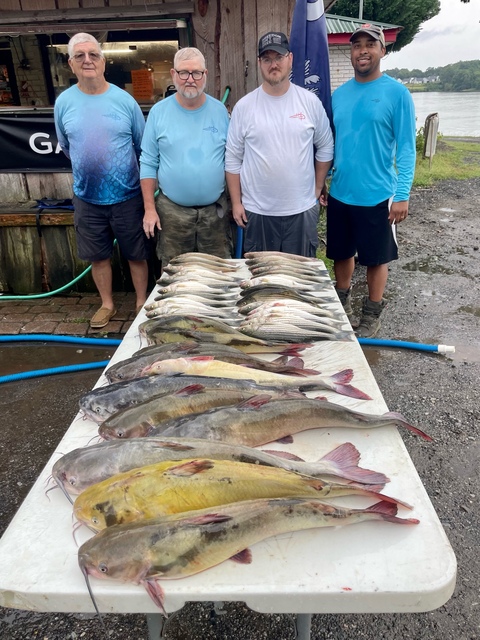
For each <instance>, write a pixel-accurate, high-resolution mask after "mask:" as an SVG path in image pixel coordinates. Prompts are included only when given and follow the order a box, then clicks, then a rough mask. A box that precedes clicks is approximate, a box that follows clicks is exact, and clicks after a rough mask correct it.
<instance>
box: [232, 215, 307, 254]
mask: <svg viewBox="0 0 480 640" xmlns="http://www.w3.org/2000/svg"><path fill="white" fill-rule="evenodd" d="M245 213H246V215H247V226H246V228H245V232H244V241H243V251H244V253H248V252H249V251H283V253H294V254H296V255H298V256H306V257H307V258H315V257H316V254H317V248H318V229H317V226H318V220H319V216H320V206H319V205H318V204H315V205H314V206H313V207H312V208H311V209H308V210H307V211H303V212H302V213H294V214H293V215H291V216H265V215H261V214H259V213H252V212H251V211H245Z"/></svg>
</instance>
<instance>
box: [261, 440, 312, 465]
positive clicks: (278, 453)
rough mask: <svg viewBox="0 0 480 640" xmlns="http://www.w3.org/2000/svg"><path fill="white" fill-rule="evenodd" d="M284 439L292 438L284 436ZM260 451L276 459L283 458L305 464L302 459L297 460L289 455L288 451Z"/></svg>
mask: <svg viewBox="0 0 480 640" xmlns="http://www.w3.org/2000/svg"><path fill="white" fill-rule="evenodd" d="M286 437H287V438H288V437H290V438H292V436H286ZM292 442H293V438H292ZM262 451H263V452H264V453H268V454H270V455H271V456H277V458H284V459H285V460H294V461H295V462H305V460H304V459H303V458H299V457H298V456H296V455H295V454H293V453H289V452H288V451H274V450H273V449H272V450H270V449H262Z"/></svg>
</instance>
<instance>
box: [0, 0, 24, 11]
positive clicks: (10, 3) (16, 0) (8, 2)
mask: <svg viewBox="0 0 480 640" xmlns="http://www.w3.org/2000/svg"><path fill="white" fill-rule="evenodd" d="M21 8H22V7H21V5H20V0H2V9H1V11H20V10H21ZM1 11H0V14H1Z"/></svg>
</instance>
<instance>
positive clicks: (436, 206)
mask: <svg viewBox="0 0 480 640" xmlns="http://www.w3.org/2000/svg"><path fill="white" fill-rule="evenodd" d="M479 202H480V179H473V180H468V181H462V182H457V181H444V182H441V183H439V184H438V185H436V186H435V187H433V188H431V189H422V190H416V191H415V192H414V193H413V195H412V200H411V207H410V215H409V217H408V219H407V221H406V222H404V223H402V225H400V227H399V232H398V236H399V245H400V255H401V257H400V259H399V260H398V261H396V262H395V263H393V264H392V265H391V269H390V278H389V283H388V287H387V297H388V306H387V308H386V310H385V313H384V322H383V327H382V330H381V334H380V335H381V337H383V338H386V339H398V340H412V341H416V342H421V343H430V344H447V345H454V346H455V347H456V353H455V354H454V355H453V356H448V357H444V356H438V355H432V354H426V353H421V352H418V351H412V350H403V349H374V348H372V347H369V348H366V349H365V353H366V355H367V358H368V360H369V363H370V366H371V368H372V371H373V373H374V375H375V378H376V380H377V382H378V384H379V386H380V389H381V391H382V393H383V396H384V398H385V401H386V402H387V404H388V406H389V408H390V410H392V411H400V412H402V413H404V414H405V415H406V416H408V417H409V418H410V419H411V421H412V422H413V424H418V425H419V426H420V427H421V428H422V429H424V430H425V431H426V432H427V433H429V434H430V435H431V436H433V438H434V442H432V443H425V442H424V441H422V440H421V439H420V438H417V437H415V436H411V435H410V434H409V433H406V432H404V431H402V437H403V438H404V441H405V444H406V446H407V448H408V450H409V453H410V455H411V457H412V459H413V461H414V463H415V465H416V468H417V470H418V472H419V474H420V476H421V478H422V480H423V482H424V485H425V487H426V489H427V492H428V494H429V496H430V498H431V500H432V502H433V505H434V507H435V509H436V511H437V513H438V515H439V518H440V520H441V522H442V524H443V526H444V527H445V530H446V532H447V535H448V537H449V539H450V542H451V544H452V546H453V548H454V551H455V554H456V557H457V561H458V579H457V587H456V590H455V593H454V595H453V597H452V598H451V599H450V600H449V602H447V603H446V604H445V605H444V606H443V607H440V608H439V609H437V610H435V611H433V612H429V613H424V614H388V615H386V614H382V615H317V616H314V617H313V622H312V634H311V637H312V640H320V639H322V640H323V639H328V638H335V639H336V640H344V639H345V640H357V639H359V638H365V639H367V640H378V638H388V639H391V640H403V639H404V638H415V639H416V640H443V638H445V637H454V638H455V639H456V640H474V639H476V638H480V588H479V587H480V571H479V568H480V560H479V555H478V549H479V546H480V533H479V527H478V522H479V516H480V507H479V501H478V494H479V475H480V472H479V469H480V465H479V463H478V459H479V454H480V440H479V430H480V399H479V386H478V380H479V378H480V331H479V329H480V326H479V325H480V297H479V293H478V286H477V285H476V282H477V281H478V278H479V276H480V261H479V250H480V231H479V230H478V226H477V219H478V213H477V211H478V205H479ZM355 278H356V282H355V287H354V304H355V305H358V306H360V303H361V298H362V296H363V295H364V293H365V290H366V289H365V273H364V270H363V269H361V268H358V269H357V270H356V276H355ZM97 377H98V372H89V373H84V374H78V376H75V380H74V381H72V382H71V383H70V389H69V391H70V393H69V395H68V397H65V396H64V395H62V394H59V393H58V387H57V388H55V386H54V385H53V383H52V382H51V381H48V379H37V380H29V381H25V382H24V383H22V384H21V385H18V384H9V385H4V388H3V389H0V394H1V395H0V407H1V408H2V414H3V417H4V421H3V422H4V424H3V429H2V433H1V434H0V444H1V445H2V447H1V448H0V450H1V449H3V451H4V453H3V455H2V457H1V459H2V461H3V462H4V463H7V461H8V464H3V465H1V469H0V487H1V491H2V496H1V498H0V500H1V502H0V515H1V529H0V532H1V531H3V529H4V528H5V527H6V525H7V523H8V522H9V520H10V519H11V518H12V517H13V515H14V513H15V511H16V509H17V507H18V506H19V504H20V503H21V501H22V499H23V498H24V496H25V495H26V493H27V491H28V489H29V487H30V486H31V484H32V483H33V481H34V480H35V478H36V476H37V474H38V473H39V471H40V470H41V469H42V468H43V466H44V464H45V462H46V460H47V459H48V457H49V455H50V452H51V451H52V450H53V449H54V448H55V446H56V443H57V442H58V440H59V439H60V437H61V435H62V434H63V432H64V430H65V426H66V425H68V424H69V423H70V421H71V419H72V418H73V416H74V415H75V413H76V403H77V399H78V397H79V396H80V395H81V394H82V393H85V392H86V391H87V390H89V389H90V388H91V387H92V386H93V384H94V382H95V380H96V379H97ZM51 396H53V397H55V400H56V401H55V402H54V403H48V406H46V404H47V403H45V402H42V401H41V400H42V399H43V398H45V397H51ZM32 416H35V422H34V423H33V420H32ZM39 428H41V434H42V435H41V437H37V438H35V437H33V438H21V439H20V441H19V438H18V433H19V432H20V430H23V432H25V431H26V430H29V432H31V431H32V430H35V429H39ZM14 443H15V446H13V444H14ZM5 452H9V453H8V454H6V453H5ZM225 610H226V612H227V613H226V615H216V614H215V612H212V606H209V604H208V603H206V604H196V603H195V604H188V605H187V606H186V607H185V608H184V609H183V610H182V611H181V612H180V613H179V614H178V615H176V616H172V618H171V622H170V623H169V625H168V626H167V629H166V631H165V637H166V638H168V640H187V639H188V640H209V639H212V640H213V639H216V640H220V639H222V640H223V639H225V640H226V639H228V640H291V639H293V638H294V637H295V633H294V627H293V624H292V618H291V617H290V616H286V615H261V614H257V613H255V612H252V611H250V610H249V609H248V608H246V607H245V606H244V605H243V604H241V603H229V604H226V605H225ZM105 622H106V626H107V628H108V633H109V637H110V638H111V640H120V639H121V640H146V639H147V625H146V621H145V619H144V618H143V617H141V616H131V615H128V616H107V617H106V618H105ZM100 636H101V628H100V626H99V622H98V620H97V619H96V618H95V617H94V616H90V615H65V614H36V613H30V612H23V611H15V610H11V609H1V611H0V637H1V638H5V640H15V639H19V640H20V639H22V640H24V639H37V638H38V639H40V640H74V639H77V638H83V639H84V640H96V639H97V638H99V637H100Z"/></svg>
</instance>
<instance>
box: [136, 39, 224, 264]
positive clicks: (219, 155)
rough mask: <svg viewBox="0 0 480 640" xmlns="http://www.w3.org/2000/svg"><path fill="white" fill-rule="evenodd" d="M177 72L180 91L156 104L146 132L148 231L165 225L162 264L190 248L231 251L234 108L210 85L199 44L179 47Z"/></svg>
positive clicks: (143, 174) (143, 161) (143, 163)
mask: <svg viewBox="0 0 480 640" xmlns="http://www.w3.org/2000/svg"><path fill="white" fill-rule="evenodd" d="M171 75H172V79H173V82H174V84H175V88H176V93H175V94H174V95H172V96H169V97H168V98H165V99H164V100H162V101H160V102H157V104H155V105H154V106H153V107H152V109H151V110H150V113H149V115H148V118H147V124H146V127H145V133H144V135H143V140H142V154H141V156H140V179H141V188H142V193H143V199H144V203H145V219H144V226H145V232H146V233H147V235H148V236H150V237H153V236H154V234H155V230H158V231H159V232H160V233H159V239H158V242H157V255H158V257H159V259H160V260H161V261H162V267H163V266H165V265H166V264H168V262H169V261H170V260H171V259H172V258H173V257H175V256H177V255H179V254H181V253H186V252H191V251H199V252H203V253H209V254H212V255H216V256H219V257H221V258H231V257H232V254H231V246H230V239H229V225H230V222H229V218H228V217H227V201H226V197H225V193H224V192H225V143H226V140H227V130H228V125H229V117H228V112H227V110H226V108H225V107H224V105H223V104H222V103H221V102H220V101H219V100H216V99H215V98H212V97H211V96H209V95H207V94H206V93H205V92H204V89H205V85H206V81H207V70H206V69H205V58H204V57H203V55H202V53H201V52H200V51H199V50H198V49H195V48H193V47H187V48H185V49H180V50H179V51H178V52H177V53H176V55H175V58H174V68H173V69H172V70H171ZM157 183H158V186H159V194H158V196H157V198H156V201H155V196H154V193H155V189H156V186H157Z"/></svg>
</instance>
